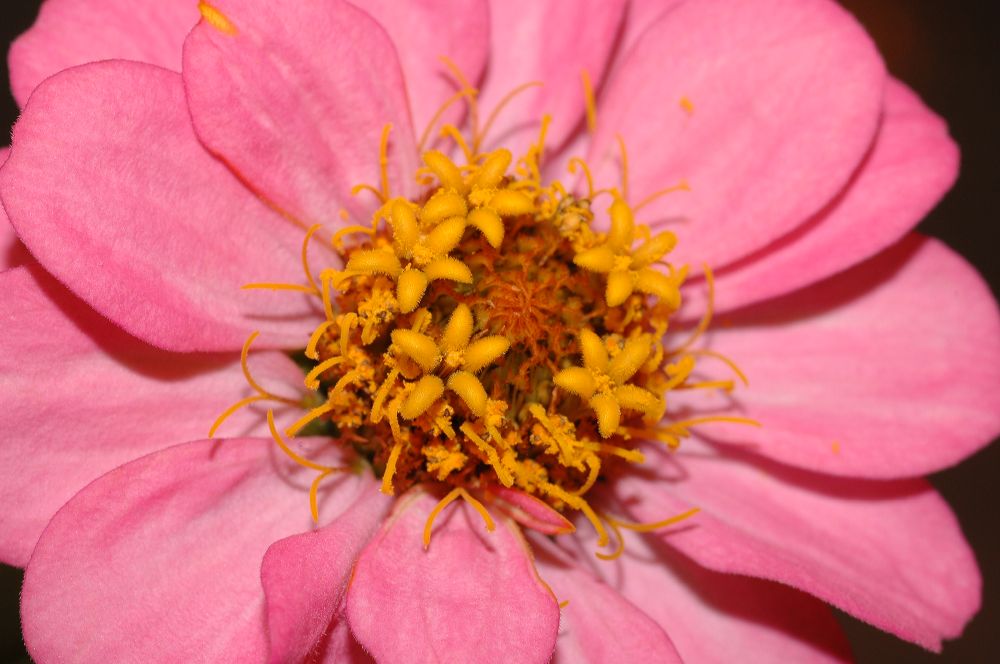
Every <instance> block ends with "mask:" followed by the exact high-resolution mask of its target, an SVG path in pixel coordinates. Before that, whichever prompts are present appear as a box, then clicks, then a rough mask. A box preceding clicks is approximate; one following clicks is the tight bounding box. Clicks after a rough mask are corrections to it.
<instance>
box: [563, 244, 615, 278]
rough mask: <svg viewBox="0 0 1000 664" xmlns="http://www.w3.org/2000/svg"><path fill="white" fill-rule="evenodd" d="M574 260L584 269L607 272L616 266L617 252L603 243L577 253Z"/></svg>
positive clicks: (601, 272)
mask: <svg viewBox="0 0 1000 664" xmlns="http://www.w3.org/2000/svg"><path fill="white" fill-rule="evenodd" d="M573 262H574V263H576V264H577V265H579V266H580V267H582V268H583V269H584V270H590V271H591V272H597V273H598V274H607V273H608V272H611V270H612V269H613V268H614V266H615V254H614V252H613V251H611V248H610V247H608V246H606V245H601V246H599V247H594V248H593V249H588V250H586V251H583V252H581V253H579V254H577V255H576V256H574V257H573Z"/></svg>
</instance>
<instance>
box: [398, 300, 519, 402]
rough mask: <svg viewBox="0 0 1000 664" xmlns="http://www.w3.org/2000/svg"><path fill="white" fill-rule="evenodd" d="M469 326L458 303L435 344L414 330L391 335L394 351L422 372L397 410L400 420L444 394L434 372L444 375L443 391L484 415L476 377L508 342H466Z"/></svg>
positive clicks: (463, 307)
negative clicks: (445, 378) (445, 376)
mask: <svg viewBox="0 0 1000 664" xmlns="http://www.w3.org/2000/svg"><path fill="white" fill-rule="evenodd" d="M473 326H474V322H473V319H472V312H471V311H470V310H469V307H467V306H466V305H464V304H459V305H458V306H457V307H456V308H455V311H454V312H453V313H452V315H451V318H450V319H448V324H447V325H446V326H445V328H444V330H443V331H442V333H441V335H440V339H438V340H437V341H435V340H434V339H432V338H431V337H430V336H428V335H426V334H423V333H422V332H417V331H415V330H406V329H399V330H394V331H393V332H392V346H393V347H394V349H395V352H397V353H399V354H401V355H404V356H406V357H408V358H410V359H411V360H413V361H414V362H415V363H416V364H417V366H419V367H420V370H421V371H422V372H423V375H422V376H421V377H420V379H419V380H418V381H417V382H416V385H415V386H414V388H413V391H412V392H410V394H409V396H408V397H407V398H406V401H404V402H403V406H402V407H401V408H400V410H399V414H400V415H402V416H403V418H404V419H407V420H412V419H414V418H416V417H419V416H420V415H422V414H423V413H424V412H426V411H427V409H429V408H430V407H431V406H433V405H434V403H435V402H437V400H438V399H440V398H441V396H442V395H443V394H444V391H445V387H446V385H445V382H444V380H442V378H441V377H440V376H438V375H437V373H434V372H435V371H436V370H439V371H438V373H442V374H445V375H447V377H448V382H447V388H448V389H449V390H451V391H452V392H454V393H455V394H457V395H458V396H459V397H460V398H461V399H462V401H464V402H465V405H466V406H468V408H469V410H470V411H471V412H472V414H473V415H475V416H477V417H482V416H483V415H485V414H486V406H487V401H488V398H487V395H486V389H485V388H484V387H483V384H482V382H480V380H479V378H477V377H476V374H477V373H478V372H479V371H482V370H483V369H484V368H486V367H487V366H488V365H489V364H492V363H493V362H495V361H496V360H497V359H499V358H500V357H501V356H502V355H503V354H504V353H506V352H507V350H508V349H509V348H510V342H509V341H508V340H507V339H506V338H505V337H502V336H499V335H494V336H487V337H482V338H480V339H477V340H476V341H473V342H471V343H470V340H471V339H472V331H473Z"/></svg>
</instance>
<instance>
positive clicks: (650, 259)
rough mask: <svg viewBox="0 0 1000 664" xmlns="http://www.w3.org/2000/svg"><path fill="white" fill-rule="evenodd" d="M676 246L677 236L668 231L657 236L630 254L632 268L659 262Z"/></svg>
mask: <svg viewBox="0 0 1000 664" xmlns="http://www.w3.org/2000/svg"><path fill="white" fill-rule="evenodd" d="M676 246H677V236H676V235H674V234H673V233H671V232H670V231H663V232H662V233H659V234H657V235H656V236H654V237H653V238H652V239H650V240H649V241H648V242H645V243H643V245H642V246H641V247H639V248H638V249H636V250H635V252H634V253H633V254H632V267H634V268H635V269H639V268H643V267H647V266H649V265H652V264H653V263H655V262H656V261H658V260H660V259H661V258H663V257H664V256H666V255H667V254H669V253H670V252H671V251H673V250H674V247H676Z"/></svg>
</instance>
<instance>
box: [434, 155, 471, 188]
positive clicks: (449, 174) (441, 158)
mask: <svg viewBox="0 0 1000 664" xmlns="http://www.w3.org/2000/svg"><path fill="white" fill-rule="evenodd" d="M423 157H424V163H425V164H427V167H428V168H430V169H431V171H433V172H434V175H435V176H437V179H438V180H439V181H440V182H441V186H442V187H444V188H446V189H451V190H453V191H454V192H455V193H458V194H464V193H465V191H466V188H465V180H464V178H462V173H461V171H459V170H458V166H456V165H455V163H454V162H453V161H452V160H451V159H449V158H448V157H446V156H445V155H444V153H442V152H438V151H437V150H430V151H429V152H425V153H424V155H423Z"/></svg>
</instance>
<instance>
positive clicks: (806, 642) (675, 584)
mask: <svg viewBox="0 0 1000 664" xmlns="http://www.w3.org/2000/svg"><path fill="white" fill-rule="evenodd" d="M697 518H698V517H695V520H694V521H692V522H690V523H688V524H684V525H678V526H675V528H678V529H682V530H683V529H686V528H688V527H692V528H695V527H697V525H696V524H697ZM626 539H627V544H626V547H625V554H624V555H623V556H622V557H621V558H620V559H619V562H618V563H616V564H610V565H608V566H607V567H600V568H599V571H600V572H601V573H603V574H604V575H605V577H606V578H607V579H608V583H609V584H613V585H614V587H615V588H617V589H618V590H619V591H620V592H622V593H623V594H624V595H625V596H626V597H628V598H629V600H630V601H631V602H633V603H634V604H635V605H636V606H638V607H639V608H640V609H642V610H643V611H644V612H646V613H647V614H648V615H649V617H650V618H652V619H653V620H655V621H656V622H657V623H659V624H660V625H666V626H668V628H669V631H670V635H671V638H672V640H673V641H674V642H675V644H676V645H677V649H678V651H679V652H680V653H681V657H682V658H683V659H684V661H685V662H705V663H706V664H709V663H713V662H717V663H718V664H724V663H726V662H736V661H739V662H760V663H762V664H766V663H770V662H850V661H852V659H851V656H850V647H849V646H848V643H847V639H846V638H845V636H844V634H843V632H842V631H841V629H840V626H839V625H838V624H837V620H836V619H835V618H834V616H833V612H832V611H831V609H830V608H829V607H828V606H827V605H825V604H824V603H823V602H820V601H819V600H817V599H815V598H813V597H810V596H809V595H806V594H805V593H802V592H799V591H797V590H795V589H793V588H789V587H787V586H785V585H782V584H778V583H774V582H772V581H764V580H761V579H753V578H749V577H744V576H739V575H736V574H720V573H718V572H713V571H711V570H708V569H705V568H704V567H701V566H700V565H698V564H696V563H693V562H692V561H691V560H690V559H688V558H686V557H684V556H683V555H680V554H679V553H677V552H676V551H675V550H673V549H672V548H671V547H670V546H669V543H670V541H671V537H670V535H669V534H667V535H666V536H665V537H663V541H662V542H659V541H657V536H656V535H650V536H646V537H644V538H641V539H640V538H639V537H626ZM665 598H669V601H666V600H665Z"/></svg>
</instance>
